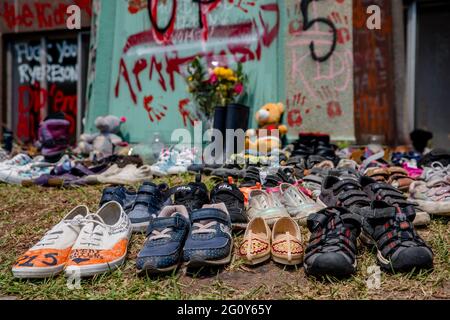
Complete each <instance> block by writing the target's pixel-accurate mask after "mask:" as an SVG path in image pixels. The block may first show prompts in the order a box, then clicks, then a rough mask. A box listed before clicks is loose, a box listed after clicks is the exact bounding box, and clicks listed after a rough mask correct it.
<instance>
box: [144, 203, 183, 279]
mask: <svg viewBox="0 0 450 320" xmlns="http://www.w3.org/2000/svg"><path fill="white" fill-rule="evenodd" d="M190 225H191V223H190V220H189V213H188V211H187V209H186V208H185V207H184V206H167V207H165V208H164V209H163V210H162V211H161V213H160V214H159V215H158V217H156V218H154V219H153V220H152V221H151V222H150V225H149V226H148V229H147V239H146V241H145V243H144V247H143V248H142V250H141V251H140V252H139V254H138V256H137V260H136V267H137V269H138V272H139V273H147V274H157V273H165V272H170V271H172V270H175V269H176V268H177V267H178V265H179V262H180V261H181V258H182V252H183V246H184V242H185V241H186V237H187V235H188V233H189V228H190Z"/></svg>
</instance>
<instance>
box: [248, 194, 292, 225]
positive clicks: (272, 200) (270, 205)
mask: <svg viewBox="0 0 450 320" xmlns="http://www.w3.org/2000/svg"><path fill="white" fill-rule="evenodd" d="M248 203H249V208H248V210H247V214H248V217H249V219H253V218H256V217H262V218H263V219H264V220H266V222H267V224H268V225H269V226H273V224H274V223H275V222H276V221H277V220H278V219H280V218H283V217H290V216H289V213H288V212H287V210H286V208H285V207H284V206H283V204H282V203H281V202H280V201H279V200H278V199H277V198H276V197H273V196H272V194H270V193H267V192H266V191H264V190H252V191H251V192H250V196H249V202H248Z"/></svg>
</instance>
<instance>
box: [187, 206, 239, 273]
mask: <svg viewBox="0 0 450 320" xmlns="http://www.w3.org/2000/svg"><path fill="white" fill-rule="evenodd" d="M191 223H192V227H191V230H190V232H189V236H188V238H187V240H186V243H185V245H184V249H183V259H184V261H185V262H186V265H187V267H205V266H219V265H226V264H229V263H230V262H231V257H232V253H233V237H232V236H231V219H230V215H229V213H228V211H227V208H226V207H225V205H224V204H223V203H219V204H211V205H204V206H203V208H202V209H200V210H196V211H194V212H192V213H191Z"/></svg>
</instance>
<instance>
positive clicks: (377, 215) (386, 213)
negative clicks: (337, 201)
mask: <svg viewBox="0 0 450 320" xmlns="http://www.w3.org/2000/svg"><path fill="white" fill-rule="evenodd" d="M359 212H360V213H361V214H362V215H363V216H364V217H365V218H367V219H381V218H385V219H386V218H394V217H395V215H396V210H395V208H394V207H387V208H375V209H373V208H361V209H360V211H359Z"/></svg>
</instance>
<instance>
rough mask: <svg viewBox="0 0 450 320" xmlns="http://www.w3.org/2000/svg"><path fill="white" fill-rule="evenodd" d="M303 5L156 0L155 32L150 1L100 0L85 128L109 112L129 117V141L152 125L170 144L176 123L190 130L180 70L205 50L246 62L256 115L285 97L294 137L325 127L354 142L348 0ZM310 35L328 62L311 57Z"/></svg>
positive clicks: (270, 0) (273, 0) (141, 137)
mask: <svg viewBox="0 0 450 320" xmlns="http://www.w3.org/2000/svg"><path fill="white" fill-rule="evenodd" d="M303 2H304V3H306V6H305V7H306V10H304V12H302V10H301V5H300V3H301V1H299V0H297V1H294V0H287V1H277V0H260V1H245V0H227V1H224V0H223V1H220V0H217V1H213V2H212V3H211V4H208V5H206V4H205V5H202V6H201V11H200V12H199V4H198V2H194V1H192V0H178V1H174V0H173V1H157V0H153V1H152V4H153V5H154V6H156V4H159V6H158V10H157V11H154V12H153V17H154V20H157V24H158V26H159V27H160V28H163V27H165V26H167V30H166V31H165V32H158V31H157V30H156V29H155V28H154V27H153V26H152V23H151V21H150V17H149V12H148V10H147V1H145V0H129V1H110V0H101V10H100V12H99V24H98V30H97V31H98V41H97V48H96V62H95V77H93V80H92V90H91V93H90V95H89V102H90V103H89V112H88V118H87V127H86V128H87V130H88V131H94V130H95V127H94V125H93V123H94V120H95V118H96V117H97V116H98V115H104V114H107V113H112V114H115V115H118V116H126V117H127V118H128V123H127V124H126V125H125V126H124V128H123V129H124V130H125V131H127V132H128V133H129V134H130V137H131V140H132V142H137V141H145V140H148V139H149V138H150V137H151V134H152V132H155V131H158V132H160V133H162V135H163V138H164V139H165V140H166V141H168V139H169V137H170V134H171V132H172V130H173V129H176V128H181V127H185V128H191V127H192V123H193V121H194V120H196V117H195V115H194V113H193V110H194V108H195V104H194V103H193V102H192V98H191V97H190V96H189V94H188V93H187V92H186V83H185V80H184V77H185V74H186V73H185V70H186V66H187V64H188V63H189V62H190V61H191V59H193V58H194V57H195V56H197V55H201V56H202V57H204V59H205V60H207V61H219V62H221V64H227V65H230V66H235V65H236V63H237V62H238V61H240V62H243V63H244V68H245V71H246V73H247V74H248V75H249V86H248V93H249V98H248V100H247V102H246V103H247V105H249V106H250V107H251V108H252V113H253V111H254V110H255V109H257V108H259V107H261V106H262V105H264V104H265V103H267V102H279V101H280V102H283V103H285V104H286V105H287V106H288V110H287V112H286V115H285V121H286V122H287V123H288V125H289V126H290V136H291V137H295V136H296V135H297V134H298V132H299V131H315V132H317V131H320V132H325V133H330V134H332V135H333V137H334V138H337V139H353V138H354V128H353V73H352V70H353V56H352V1H350V0H345V1H342V0H321V1H317V2H316V1H307V0H303ZM173 4H176V7H175V8H174V7H173ZM155 8H156V7H155ZM172 9H174V10H172ZM154 10H156V9H154ZM305 12H307V15H308V16H309V24H308V25H307V26H305V27H304V26H303V21H304V20H305ZM317 18H323V19H325V20H326V21H327V22H326V23H320V22H319V23H315V22H314V19H317ZM305 25H306V24H305ZM303 28H304V29H303ZM333 30H334V31H335V32H332V31H333ZM334 37H336V39H335V41H333V40H334ZM311 42H313V43H314V45H315V48H316V51H315V53H316V55H317V57H316V58H319V60H323V61H317V59H316V60H314V59H313V53H312V51H311V49H310V43H311ZM333 43H335V47H334V46H333ZM324 56H327V57H326V59H320V58H323V57H324Z"/></svg>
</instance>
